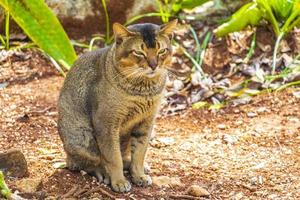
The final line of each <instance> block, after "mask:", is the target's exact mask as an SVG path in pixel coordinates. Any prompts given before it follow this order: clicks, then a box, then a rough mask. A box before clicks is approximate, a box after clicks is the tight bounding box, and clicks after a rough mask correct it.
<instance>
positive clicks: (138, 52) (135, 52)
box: [132, 50, 146, 57]
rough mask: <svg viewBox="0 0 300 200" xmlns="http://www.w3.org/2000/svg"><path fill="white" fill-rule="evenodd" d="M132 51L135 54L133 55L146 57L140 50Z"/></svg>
mask: <svg viewBox="0 0 300 200" xmlns="http://www.w3.org/2000/svg"><path fill="white" fill-rule="evenodd" d="M132 53H133V54H134V55H135V56H139V57H146V56H145V54H144V53H143V52H142V51H134V50H133V51H132Z"/></svg>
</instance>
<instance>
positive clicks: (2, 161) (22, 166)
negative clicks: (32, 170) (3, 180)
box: [0, 149, 28, 178]
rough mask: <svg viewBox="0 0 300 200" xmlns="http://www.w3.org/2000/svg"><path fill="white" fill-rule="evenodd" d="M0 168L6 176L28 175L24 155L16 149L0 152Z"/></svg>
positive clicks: (20, 176)
mask: <svg viewBox="0 0 300 200" xmlns="http://www.w3.org/2000/svg"><path fill="white" fill-rule="evenodd" d="M0 169H1V170H2V171H3V172H4V173H5V174H6V175H8V176H13V177H19V178H22V177H24V176H26V175H28V167H27V161H26V159H25V156H24V155H23V153H22V152H21V151H20V150H16V149H10V150H8V151H6V152H4V153H0Z"/></svg>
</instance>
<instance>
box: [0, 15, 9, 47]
mask: <svg viewBox="0 0 300 200" xmlns="http://www.w3.org/2000/svg"><path fill="white" fill-rule="evenodd" d="M4 31H5V39H4V38H3V36H2V35H0V42H1V43H2V45H3V46H0V49H2V48H5V49H6V50H8V49H9V38H10V36H9V12H8V11H6V12H5V29H4Z"/></svg>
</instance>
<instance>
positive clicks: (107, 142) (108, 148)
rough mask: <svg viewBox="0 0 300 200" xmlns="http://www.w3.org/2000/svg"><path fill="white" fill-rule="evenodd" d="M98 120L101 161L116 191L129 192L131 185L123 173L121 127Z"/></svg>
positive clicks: (96, 130) (96, 128) (97, 137)
mask: <svg viewBox="0 0 300 200" xmlns="http://www.w3.org/2000/svg"><path fill="white" fill-rule="evenodd" d="M96 121H97V124H96V123H94V127H95V132H96V133H95V134H96V139H97V143H98V146H99V150H100V154H101V163H102V166H103V167H104V169H105V171H106V172H107V173H108V175H109V178H110V183H111V187H112V189H113V190H114V191H115V192H128V191H130V189H131V185H130V183H129V182H128V181H127V180H126V179H125V177H124V174H123V161H122V156H121V150H120V139H119V129H118V127H117V126H115V125H114V123H108V122H107V123H105V122H103V121H101V122H100V120H99V121H98V120H96Z"/></svg>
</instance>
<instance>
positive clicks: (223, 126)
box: [217, 124, 226, 130]
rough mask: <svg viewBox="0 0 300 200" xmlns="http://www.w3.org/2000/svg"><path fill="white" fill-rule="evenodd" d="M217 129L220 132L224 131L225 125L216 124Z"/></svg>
mask: <svg viewBox="0 0 300 200" xmlns="http://www.w3.org/2000/svg"><path fill="white" fill-rule="evenodd" d="M217 128H218V129H220V130H225V129H226V125H225V124H218V125H217Z"/></svg>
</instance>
